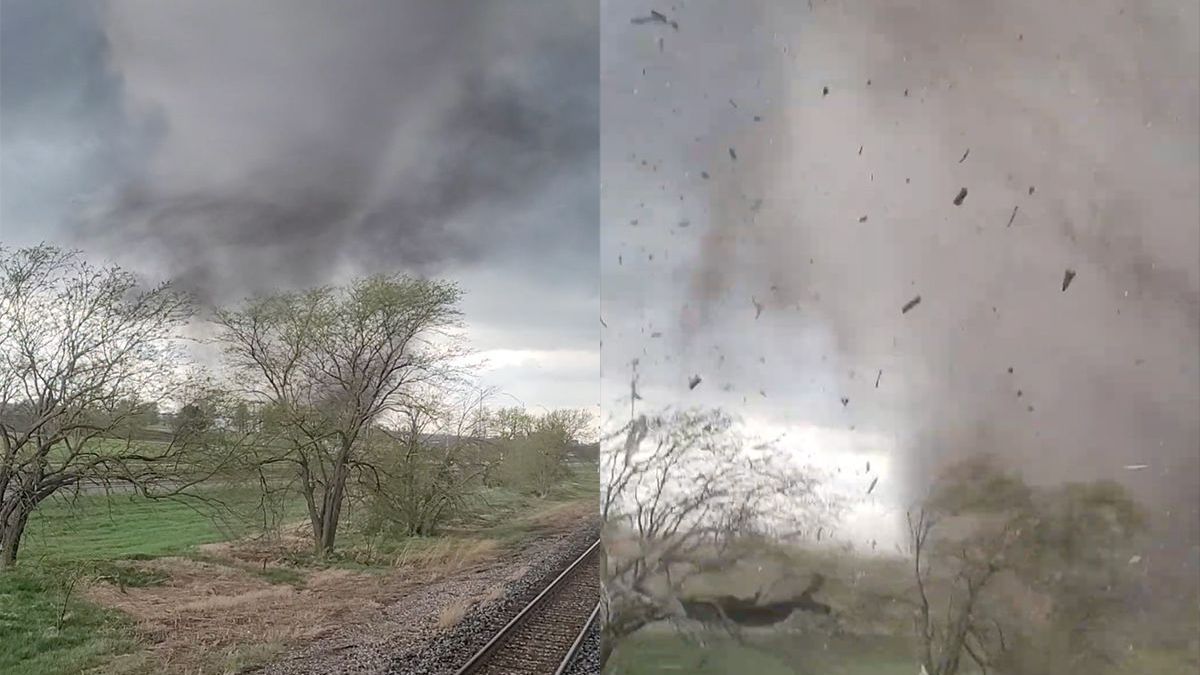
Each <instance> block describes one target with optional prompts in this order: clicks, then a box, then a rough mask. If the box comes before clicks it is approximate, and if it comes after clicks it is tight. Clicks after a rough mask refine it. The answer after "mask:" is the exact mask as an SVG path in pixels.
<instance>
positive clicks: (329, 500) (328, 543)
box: [321, 462, 350, 556]
mask: <svg viewBox="0 0 1200 675" xmlns="http://www.w3.org/2000/svg"><path fill="white" fill-rule="evenodd" d="M349 476H350V469H349V466H347V465H346V464H345V463H344V462H339V463H338V465H337V466H336V467H335V468H334V470H333V484H332V485H330V486H329V488H328V489H327V490H325V500H324V508H323V509H322V511H323V513H322V516H323V518H322V522H321V555H323V556H327V555H330V554H332V553H333V547H334V542H335V541H336V539H337V528H338V521H339V520H341V516H342V501H343V498H344V497H345V494H346V480H347V479H348V478H349Z"/></svg>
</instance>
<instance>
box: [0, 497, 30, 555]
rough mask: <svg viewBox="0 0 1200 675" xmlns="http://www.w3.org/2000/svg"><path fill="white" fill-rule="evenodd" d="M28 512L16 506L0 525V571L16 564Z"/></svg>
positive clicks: (24, 508)
mask: <svg viewBox="0 0 1200 675" xmlns="http://www.w3.org/2000/svg"><path fill="white" fill-rule="evenodd" d="M29 511H30V509H28V508H27V507H25V506H22V505H20V504H18V505H16V506H15V508H14V509H13V510H12V512H11V513H10V514H9V516H8V518H6V519H5V520H4V522H2V523H0V569H5V568H9V567H13V566H14V565H16V564H17V552H18V551H19V550H20V548H21V537H23V536H24V534H25V524H26V523H27V522H29Z"/></svg>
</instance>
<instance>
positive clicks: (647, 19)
mask: <svg viewBox="0 0 1200 675" xmlns="http://www.w3.org/2000/svg"><path fill="white" fill-rule="evenodd" d="M629 23H632V24H633V25H635V26H641V25H643V24H648V23H659V24H663V25H664V26H670V27H671V28H674V29H675V30H679V24H678V23H677V22H675V21H671V20H669V19H667V15H666V14H663V13H662V12H656V11H654V10H650V16H636V17H634V18H632V19H630V20H629Z"/></svg>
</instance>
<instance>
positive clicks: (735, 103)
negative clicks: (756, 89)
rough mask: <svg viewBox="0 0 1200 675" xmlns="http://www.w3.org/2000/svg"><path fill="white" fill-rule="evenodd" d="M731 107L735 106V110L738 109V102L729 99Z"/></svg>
mask: <svg viewBox="0 0 1200 675" xmlns="http://www.w3.org/2000/svg"><path fill="white" fill-rule="evenodd" d="M729 105H731V106H733V108H734V110H736V109H737V102H736V101H734V100H733V99H729Z"/></svg>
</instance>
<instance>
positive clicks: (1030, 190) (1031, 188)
mask: <svg viewBox="0 0 1200 675" xmlns="http://www.w3.org/2000/svg"><path fill="white" fill-rule="evenodd" d="M1029 194H1033V186H1032V185H1030V186H1029Z"/></svg>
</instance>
